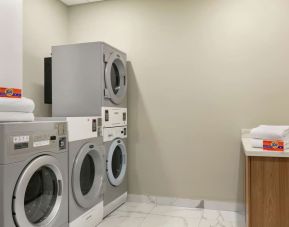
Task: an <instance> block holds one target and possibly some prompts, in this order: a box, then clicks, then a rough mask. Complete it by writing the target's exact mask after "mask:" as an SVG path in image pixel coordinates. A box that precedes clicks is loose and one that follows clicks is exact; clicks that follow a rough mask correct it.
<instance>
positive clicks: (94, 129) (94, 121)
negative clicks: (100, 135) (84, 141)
mask: <svg viewBox="0 0 289 227" xmlns="http://www.w3.org/2000/svg"><path fill="white" fill-rule="evenodd" d="M96 131H97V127H96V119H93V120H92V132H96Z"/></svg>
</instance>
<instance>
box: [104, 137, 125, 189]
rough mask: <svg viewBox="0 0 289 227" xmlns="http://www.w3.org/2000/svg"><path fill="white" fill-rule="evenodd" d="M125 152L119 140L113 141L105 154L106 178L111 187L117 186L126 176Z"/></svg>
mask: <svg viewBox="0 0 289 227" xmlns="http://www.w3.org/2000/svg"><path fill="white" fill-rule="evenodd" d="M126 168H127V152H126V146H125V144H124V142H123V141H122V140H121V139H116V140H114V141H113V142H112V143H111V145H110V147H109V151H108V154H107V177H108V180H109V182H110V184H111V185H112V186H115V187H117V186H119V185H120V184H121V183H122V182H123V180H124V178H125V174H126Z"/></svg>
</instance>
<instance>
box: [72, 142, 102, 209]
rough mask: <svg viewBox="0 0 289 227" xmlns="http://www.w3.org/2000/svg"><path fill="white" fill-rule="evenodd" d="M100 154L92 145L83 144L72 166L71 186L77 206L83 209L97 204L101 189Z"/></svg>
mask: <svg viewBox="0 0 289 227" xmlns="http://www.w3.org/2000/svg"><path fill="white" fill-rule="evenodd" d="M102 160H103V158H102V153H101V151H99V150H98V149H97V146H96V145H95V144H94V143H87V144H85V145H84V146H83V147H82V148H81V150H80V151H79V153H78V155H77V157H76V159H75V161H74V165H73V174H72V179H71V182H72V183H71V186H72V189H73V194H74V199H75V201H76V202H77V204H78V205H79V206H80V207H82V208H85V209H88V208H91V207H93V206H94V205H96V204H97V202H98V199H99V196H100V195H101V193H102V189H103V174H104V164H103V161H102Z"/></svg>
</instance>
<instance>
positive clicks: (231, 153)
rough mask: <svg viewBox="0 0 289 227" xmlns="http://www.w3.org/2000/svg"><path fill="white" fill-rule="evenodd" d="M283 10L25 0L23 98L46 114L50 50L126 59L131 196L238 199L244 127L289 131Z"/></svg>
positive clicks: (160, 0)
mask: <svg viewBox="0 0 289 227" xmlns="http://www.w3.org/2000/svg"><path fill="white" fill-rule="evenodd" d="M288 10H289V2H288V1H287V0H274V1H272V0H262V1H261V0H243V1H239V0H218V1H213V0H191V1H189V0H178V1H167V0H145V1H143V0H110V1H105V2H101V3H95V4H89V5H82V6H75V7H70V8H69V11H67V8H66V7H65V6H64V5H62V4H61V3H59V2H58V1H57V0H24V93H25V95H26V96H28V97H31V98H33V99H34V100H35V101H36V104H37V109H36V114H37V115H38V116H49V115H50V107H49V106H48V105H44V104H43V57H45V56H47V55H49V53H50V47H51V46H52V45H54V44H61V43H64V42H65V41H66V39H67V38H69V40H70V42H87V41H97V40H103V41H106V42H108V43H110V44H112V45H114V46H116V47H118V48H120V49H122V50H124V51H125V52H127V53H128V58H129V61H130V64H129V76H130V78H129V82H130V84H129V114H130V116H129V117H130V121H129V124H130V125H129V192H130V193H136V194H152V195H161V196H175V197H183V198H192V199H211V200H227V201H240V200H242V193H243V183H242V177H243V174H242V171H243V168H242V165H243V158H242V154H241V151H240V129H241V128H249V127H253V126H255V125H257V124H260V123H271V124H278V123H280V124H289V107H287V102H288V97H289V89H288V84H289V76H288V74H289V68H288V59H289V51H288V49H289V45H288V40H289V23H288V21H289V14H288ZM66 13H68V18H67V14H66ZM67 28H68V31H69V33H68V34H67ZM67 35H68V36H67Z"/></svg>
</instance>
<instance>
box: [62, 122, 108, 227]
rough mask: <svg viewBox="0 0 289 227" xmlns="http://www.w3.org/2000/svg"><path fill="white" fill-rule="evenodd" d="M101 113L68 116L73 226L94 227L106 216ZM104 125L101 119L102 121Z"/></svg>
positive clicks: (70, 223)
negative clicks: (89, 115)
mask: <svg viewBox="0 0 289 227" xmlns="http://www.w3.org/2000/svg"><path fill="white" fill-rule="evenodd" d="M98 119H100V120H101V118H97V117H71V118H67V122H68V132H69V227H79V226H81V227H94V226H96V225H98V224H99V223H100V222H101V221H102V219H103V190H104V171H105V166H104V155H105V150H104V146H103V139H102V137H101V136H99V131H98V130H99V127H98V124H97V122H99V120H98ZM99 124H100V125H101V123H99Z"/></svg>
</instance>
